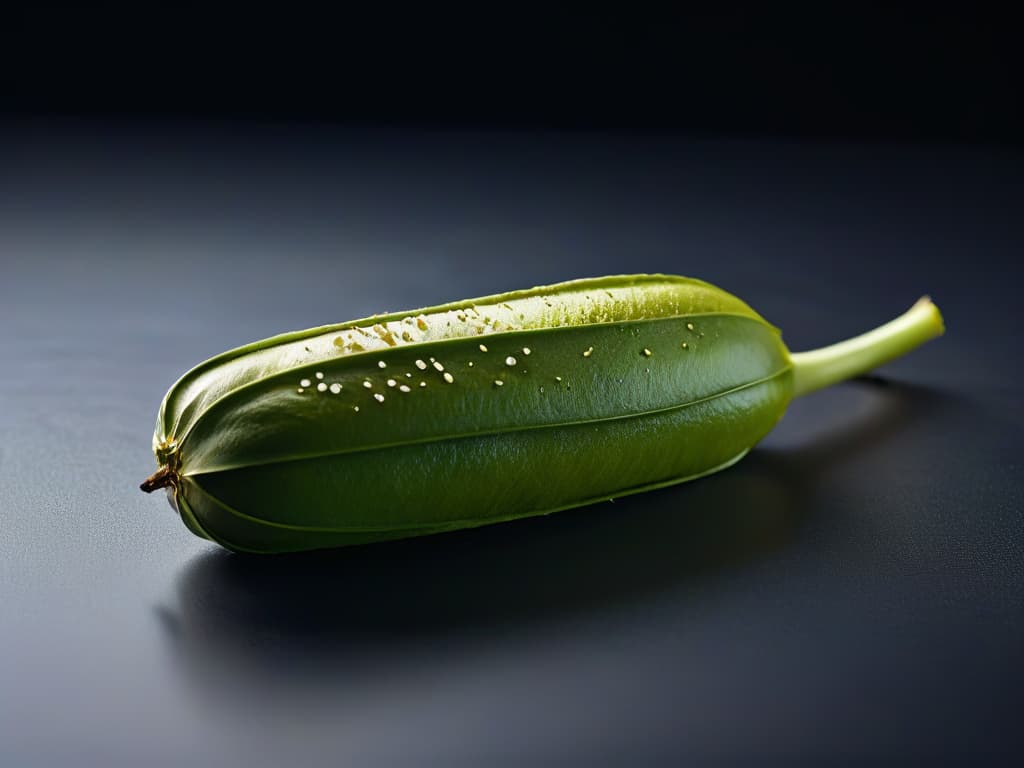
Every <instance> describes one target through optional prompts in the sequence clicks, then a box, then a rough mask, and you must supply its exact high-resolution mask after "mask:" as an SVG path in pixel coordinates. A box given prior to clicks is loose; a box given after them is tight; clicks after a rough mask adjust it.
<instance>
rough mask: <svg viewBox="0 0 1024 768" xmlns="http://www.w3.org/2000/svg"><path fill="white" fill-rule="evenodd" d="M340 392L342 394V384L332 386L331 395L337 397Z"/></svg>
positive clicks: (336, 383) (335, 383)
mask: <svg viewBox="0 0 1024 768" xmlns="http://www.w3.org/2000/svg"><path fill="white" fill-rule="evenodd" d="M339 392H341V384H339V383H338V382H334V383H333V384H331V394H332V395H336V394H338V393H339Z"/></svg>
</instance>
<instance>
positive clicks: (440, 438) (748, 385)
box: [184, 365, 793, 478]
mask: <svg viewBox="0 0 1024 768" xmlns="http://www.w3.org/2000/svg"><path fill="white" fill-rule="evenodd" d="M792 369H793V366H791V365H787V366H785V367H784V368H781V369H779V370H778V371H776V372H775V373H772V374H770V375H768V376H763V377H761V378H760V379H755V380H754V381H748V382H745V383H743V384H740V385H738V386H735V387H730V388H729V389H726V390H722V391H721V392H716V393H714V394H712V395H707V396H705V397H701V398H697V399H696V400H690V401H688V402H686V403H677V404H675V405H670V406H666V407H664V408H652V409H649V410H646V411H634V412H633V413H625V414H617V415H615V416H602V417H600V418H594V419H581V420H579V421H560V422H552V423H549V424H531V425H525V426H504V427H501V428H498V429H489V430H480V431H478V432H463V433H458V434H450V435H436V436H431V437H425V438H422V439H420V440H406V441H400V442H394V443H379V444H377V445H368V446H360V447H358V448H351V449H345V450H338V451H325V452H323V453H316V454H307V455H304V456H289V457H288V458H281V459H273V460H271V461H260V462H252V463H250V464H238V465H234V466H225V467H216V468H213V469H205V470H202V471H198V472H187V473H185V474H184V477H188V478H199V477H202V476H203V475H212V474H215V473H218V472H231V471H234V470H238V469H250V468H252V467H260V466H266V465H268V464H286V463H291V462H298V461H311V460H316V459H325V458H329V457H331V456H344V455H346V454H351V453H361V452H366V453H370V452H372V451H383V450H388V449H390V448H403V447H406V446H413V445H425V444H428V443H440V442H444V441H446V440H464V439H468V438H474V437H488V436H490V435H498V434H504V433H511V432H528V431H540V430H544V429H559V428H562V427H573V426H582V425H586V424H606V423H609V422H615V421H626V420H628V419H640V418H644V417H646V416H657V415H659V414H664V413H671V412H673V411H680V410H683V409H685V408H689V407H692V406H697V405H702V404H704V403H708V402H711V401H712V400H717V399H718V398H722V397H728V396H729V395H733V394H736V393H738V392H743V391H745V390H747V389H752V388H754V387H758V386H760V385H762V384H768V383H770V382H772V381H775V380H776V379H778V378H779V377H781V376H784V375H785V374H786V373H788V372H790V371H792Z"/></svg>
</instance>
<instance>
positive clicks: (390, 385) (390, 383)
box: [388, 379, 398, 387]
mask: <svg viewBox="0 0 1024 768" xmlns="http://www.w3.org/2000/svg"><path fill="white" fill-rule="evenodd" d="M397 383H398V382H397V381H395V380H394V379H388V386H389V387H393V386H395V385H396V384H397Z"/></svg>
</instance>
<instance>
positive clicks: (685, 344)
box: [683, 341, 690, 349]
mask: <svg viewBox="0 0 1024 768" xmlns="http://www.w3.org/2000/svg"><path fill="white" fill-rule="evenodd" d="M689 348H690V345H689V344H687V343H686V342H685V341H684V342H683V349H689Z"/></svg>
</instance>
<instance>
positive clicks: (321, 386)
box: [316, 381, 327, 392]
mask: <svg viewBox="0 0 1024 768" xmlns="http://www.w3.org/2000/svg"><path fill="white" fill-rule="evenodd" d="M316 391H317V392H326V391H327V385H326V384H324V382H322V381H321V382H320V383H319V384H317V385H316Z"/></svg>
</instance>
